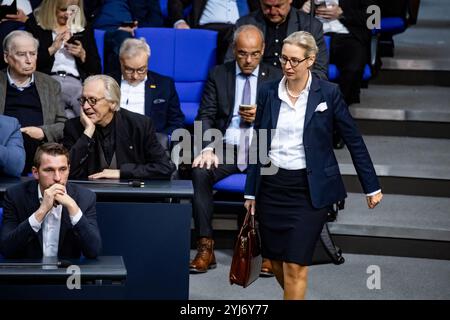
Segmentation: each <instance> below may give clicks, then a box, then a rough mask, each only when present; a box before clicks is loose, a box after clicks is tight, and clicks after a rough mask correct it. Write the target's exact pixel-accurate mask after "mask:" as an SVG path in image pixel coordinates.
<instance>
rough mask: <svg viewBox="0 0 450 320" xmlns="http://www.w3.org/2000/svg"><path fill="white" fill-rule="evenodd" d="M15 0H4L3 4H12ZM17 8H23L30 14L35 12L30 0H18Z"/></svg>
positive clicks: (24, 11)
mask: <svg viewBox="0 0 450 320" xmlns="http://www.w3.org/2000/svg"><path fill="white" fill-rule="evenodd" d="M13 1H14V0H3V1H2V5H6V6H10V5H11V4H12V3H13ZM16 3H17V9H21V10H22V11H23V13H25V14H26V15H29V14H30V13H31V12H33V8H32V7H31V3H30V1H29V0H17V2H16Z"/></svg>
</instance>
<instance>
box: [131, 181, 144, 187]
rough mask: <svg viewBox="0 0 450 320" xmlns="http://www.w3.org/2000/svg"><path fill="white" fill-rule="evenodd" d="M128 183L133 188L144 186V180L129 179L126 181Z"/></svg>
mask: <svg viewBox="0 0 450 320" xmlns="http://www.w3.org/2000/svg"><path fill="white" fill-rule="evenodd" d="M128 185H129V186H131V187H133V188H142V187H143V186H144V181H140V180H131V181H128Z"/></svg>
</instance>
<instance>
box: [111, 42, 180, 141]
mask: <svg viewBox="0 0 450 320" xmlns="http://www.w3.org/2000/svg"><path fill="white" fill-rule="evenodd" d="M119 57H120V70H121V72H122V74H121V76H120V75H114V78H115V79H116V80H117V82H118V83H119V84H120V91H121V96H122V99H121V101H120V107H121V108H123V109H127V110H130V111H133V112H137V113H140V114H143V115H146V116H148V117H150V118H151V119H152V120H153V124H154V125H155V130H156V132H160V133H166V134H168V135H171V134H172V132H173V131H174V130H175V129H178V128H183V124H184V114H183V112H182V111H181V109H180V100H179V98H178V94H177V91H176V90H175V84H174V82H173V80H172V79H171V78H169V77H166V76H163V75H160V74H158V73H156V72H152V71H149V70H148V61H149V58H150V47H149V45H148V44H147V42H146V41H145V39H144V38H141V39H127V40H125V41H124V42H123V43H122V46H121V47H120V53H119Z"/></svg>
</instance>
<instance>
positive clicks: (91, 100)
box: [77, 97, 106, 107]
mask: <svg viewBox="0 0 450 320" xmlns="http://www.w3.org/2000/svg"><path fill="white" fill-rule="evenodd" d="M103 99H106V98H105V97H102V98H92V97H89V98H86V97H81V98H78V99H77V100H78V102H79V103H80V106H84V104H85V103H86V101H87V103H88V104H89V105H90V106H91V107H93V106H95V105H96V104H97V103H98V102H99V101H100V100H103Z"/></svg>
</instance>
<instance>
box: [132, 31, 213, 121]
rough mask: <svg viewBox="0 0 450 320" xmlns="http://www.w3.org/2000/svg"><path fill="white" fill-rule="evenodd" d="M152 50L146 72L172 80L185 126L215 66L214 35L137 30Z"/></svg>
mask: <svg viewBox="0 0 450 320" xmlns="http://www.w3.org/2000/svg"><path fill="white" fill-rule="evenodd" d="M135 35H136V37H138V38H139V37H143V38H145V39H146V40H147V42H148V43H149V45H150V48H151V52H152V53H151V57H150V64H149V69H150V70H152V71H155V72H158V73H161V74H163V75H166V76H169V77H171V78H173V80H174V81H175V87H176V89H177V92H178V96H179V98H180V105H181V110H182V111H183V113H184V115H185V117H186V118H185V124H186V125H192V124H193V123H194V119H195V117H196V115H197V111H198V107H199V104H200V100H201V96H202V92H203V86H204V84H205V82H206V79H207V78H208V71H209V69H210V68H211V67H212V66H214V65H215V63H216V60H215V59H216V45H217V32H215V31H211V30H199V29H189V30H179V29H172V28H138V29H137V30H136V31H135Z"/></svg>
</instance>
